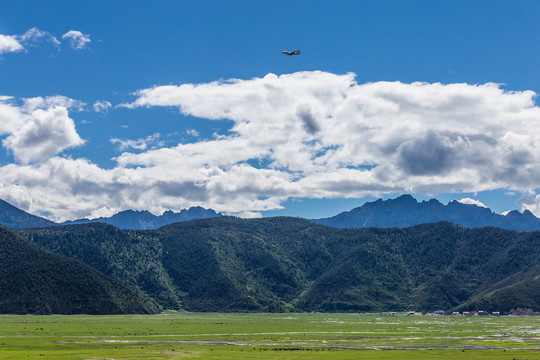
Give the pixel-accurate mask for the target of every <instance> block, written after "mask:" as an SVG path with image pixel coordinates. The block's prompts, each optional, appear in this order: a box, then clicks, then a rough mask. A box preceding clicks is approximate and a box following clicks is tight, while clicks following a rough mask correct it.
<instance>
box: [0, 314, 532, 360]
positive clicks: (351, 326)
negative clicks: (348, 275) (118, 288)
mask: <svg viewBox="0 0 540 360" xmlns="http://www.w3.org/2000/svg"><path fill="white" fill-rule="evenodd" d="M188 358H195V359H197V358H198V359H284V358H285V359H509V360H512V359H521V360H523V359H529V360H530V359H540V318H537V317H467V318H465V317H406V316H397V317H385V316H365V315H355V314H296V313H291V314H217V313H214V314H208V313H178V314H162V315H141V316H56V315H53V316H0V359H5V360H8V359H13V360H15V359H16V360H20V359H70V360H77V359H92V360H97V359H188Z"/></svg>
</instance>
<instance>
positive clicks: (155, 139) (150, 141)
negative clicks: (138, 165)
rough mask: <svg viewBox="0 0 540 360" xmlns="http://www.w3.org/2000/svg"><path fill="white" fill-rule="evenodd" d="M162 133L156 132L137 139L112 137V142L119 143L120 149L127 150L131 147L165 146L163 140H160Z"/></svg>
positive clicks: (140, 148) (143, 148) (141, 148)
mask: <svg viewBox="0 0 540 360" xmlns="http://www.w3.org/2000/svg"><path fill="white" fill-rule="evenodd" d="M160 137H161V135H160V134H158V133H156V134H153V135H150V136H147V137H146V138H144V139H137V140H122V139H116V138H113V139H111V143H113V144H118V146H119V149H120V151H125V150H127V149H129V148H132V149H136V150H146V149H147V148H149V147H152V146H163V144H164V143H163V142H162V141H160Z"/></svg>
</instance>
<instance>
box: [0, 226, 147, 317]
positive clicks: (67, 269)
mask: <svg viewBox="0 0 540 360" xmlns="http://www.w3.org/2000/svg"><path fill="white" fill-rule="evenodd" d="M156 311H157V308H156V307H155V306H153V305H152V304H151V303H149V302H148V301H147V300H146V299H145V298H144V297H142V296H141V295H140V294H139V293H136V292H134V291H132V290H129V289H128V288H126V287H125V286H124V285H121V284H120V283H118V282H116V281H113V280H112V279H110V278H108V277H106V276H105V275H103V274H102V273H100V272H98V271H97V270H95V269H93V268H91V267H90V266H88V265H86V264H83V263H81V262H79V261H75V260H72V259H69V258H66V257H63V256H59V255H56V254H53V253H50V252H48V251H46V250H44V249H43V248H41V247H39V246H38V245H36V244H34V243H32V242H30V241H28V240H26V239H24V238H22V237H20V236H19V235H17V234H16V233H14V232H13V231H11V230H8V229H7V228H5V227H3V226H0V313H16V314H26V313H31V314H35V313H43V314H49V313H58V314H124V313H154V312H156Z"/></svg>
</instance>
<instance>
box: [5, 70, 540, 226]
mask: <svg viewBox="0 0 540 360" xmlns="http://www.w3.org/2000/svg"><path fill="white" fill-rule="evenodd" d="M535 95H536V94H535V93H534V92H532V91H515V92H514V91H506V90H504V89H503V88H501V86H499V85H497V84H484V85H469V84H447V85H445V84H439V83H435V84H430V83H412V84H404V83H400V82H375V83H367V84H358V83H356V81H355V76H354V74H344V75H336V74H331V73H325V72H319V71H315V72H299V73H294V74H285V75H281V76H277V75H273V74H269V75H267V76H265V77H264V78H254V79H249V80H238V79H233V80H229V81H220V82H212V83H204V84H183V85H178V86H172V85H168V86H156V87H153V88H149V89H143V90H140V91H138V92H137V93H136V98H135V99H134V101H133V102H132V103H129V104H124V106H125V107H131V108H133V107H151V106H173V107H177V108H178V109H179V110H180V111H181V112H182V113H184V114H186V115H189V116H195V117H199V118H205V119H210V120H218V119H228V120H231V121H232V124H233V125H232V127H231V129H230V130H229V131H228V132H227V133H226V134H225V135H218V136H215V137H214V138H213V139H202V138H201V139H196V140H198V141H196V142H192V143H186V144H183V143H180V144H177V145H176V146H172V147H163V146H165V144H163V143H161V144H158V143H159V142H158V143H156V142H152V144H150V143H149V141H153V140H152V139H149V138H143V139H138V140H125V139H124V140H120V139H113V140H112V141H113V142H114V143H116V144H118V145H119V146H121V147H123V150H124V151H128V150H129V149H136V150H137V153H132V152H124V153H122V154H120V155H119V156H117V157H116V158H114V160H115V161H116V162H117V165H116V166H115V167H114V168H112V169H101V168H99V167H98V166H96V165H95V164H92V163H90V162H89V161H87V160H82V159H69V158H66V159H62V158H56V157H49V158H48V159H45V160H42V163H39V164H33V165H8V166H4V167H1V168H0V178H2V179H5V180H3V187H2V188H0V198H5V199H19V200H17V201H18V202H15V204H16V205H20V204H23V205H25V206H27V208H26V209H30V208H32V209H39V210H40V211H42V210H50V211H52V212H53V213H54V214H55V215H56V216H57V217H58V218H64V219H65V218H75V217H82V216H89V215H90V214H95V213H96V212H95V211H96V209H101V210H100V211H101V212H111V211H113V212H114V211H119V210H123V209H128V208H132V209H136V210H142V209H147V210H149V211H151V212H153V213H156V214H157V213H160V212H162V211H164V210H166V209H172V210H180V209H182V208H186V207H189V206H196V205H199V206H203V207H206V208H209V207H210V208H213V209H215V210H217V211H221V212H225V213H237V214H238V213H245V214H250V213H253V214H255V213H259V212H261V211H265V210H271V209H278V208H280V207H281V206H282V205H281V204H282V203H283V201H285V200H286V199H287V198H290V197H296V198H302V197H308V198H353V197H362V196H368V195H370V196H380V195H381V194H385V193H423V194H426V195H435V194H438V193H443V192H456V191H461V192H465V193H470V192H479V191H484V190H494V189H501V188H504V189H508V190H509V191H515V192H521V193H530V194H531V195H530V196H531V199H528V200H526V201H525V200H524V201H523V202H522V207H523V208H528V209H530V210H531V211H535V212H536V213H537V214H539V211H540V207H538V206H537V205H535V204H538V203H540V198H539V197H538V196H537V195H536V193H535V189H536V188H537V187H538V179H539V178H540V135H538V134H540V109H539V108H538V107H537V106H535V104H534V97H535ZM2 106H4V107H7V109H4V110H0V117H1V119H0V124H1V125H0V126H1V127H0V131H2V127H3V129H4V130H3V131H4V133H10V132H15V131H16V128H17V123H16V121H12V120H11V119H12V118H15V119H17V113H22V112H24V111H26V112H28V110H25V108H24V107H18V108H17V107H13V106H10V105H9V104H8V103H6V104H3V105H2ZM10 112H14V113H15V114H11V113H10ZM64 118H65V117H64ZM53 195H54V196H53ZM30 196H31V197H30ZM25 199H28V200H25ZM25 201H26V202H25ZM461 201H469V202H475V203H476V200H473V199H470V200H466V199H465V200H464V199H462V200H461Z"/></svg>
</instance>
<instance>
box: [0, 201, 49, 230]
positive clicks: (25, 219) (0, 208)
mask: <svg viewBox="0 0 540 360" xmlns="http://www.w3.org/2000/svg"><path fill="white" fill-rule="evenodd" d="M0 224H2V225H4V226H6V227H8V228H11V229H24V228H35V227H42V226H51V225H54V224H55V223H54V222H52V221H50V220H47V219H44V218H41V217H39V216H35V215H31V214H29V213H27V212H25V211H23V210H21V209H18V208H16V207H15V206H13V205H11V204H8V203H7V202H5V201H4V200H0Z"/></svg>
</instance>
